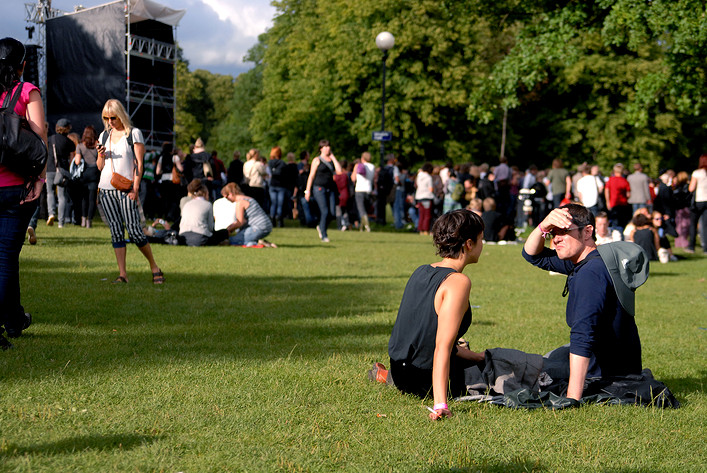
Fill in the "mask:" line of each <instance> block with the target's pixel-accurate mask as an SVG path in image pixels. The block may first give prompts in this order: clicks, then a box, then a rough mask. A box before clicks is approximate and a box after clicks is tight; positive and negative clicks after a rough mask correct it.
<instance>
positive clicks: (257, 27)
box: [0, 0, 275, 77]
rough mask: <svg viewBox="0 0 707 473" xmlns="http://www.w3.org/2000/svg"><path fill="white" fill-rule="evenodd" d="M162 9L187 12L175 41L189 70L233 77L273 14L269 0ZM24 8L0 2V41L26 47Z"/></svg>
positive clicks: (21, 0)
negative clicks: (0, 11) (10, 40)
mask: <svg viewBox="0 0 707 473" xmlns="http://www.w3.org/2000/svg"><path fill="white" fill-rule="evenodd" d="M156 1H158V2H159V3H162V4H163V5H165V6H168V7H170V8H175V9H180V10H181V9H184V10H186V11H187V13H186V15H185V16H184V18H182V20H181V22H180V23H179V27H178V28H177V41H178V42H179V45H180V46H181V47H182V49H183V50H184V56H185V57H186V59H187V60H188V61H189V66H190V69H192V70H194V69H206V70H209V71H211V72H214V73H218V74H230V75H232V76H234V77H235V76H237V75H238V74H240V73H241V72H245V71H247V70H248V69H250V68H251V67H252V66H253V65H252V64H250V63H244V62H243V56H245V55H246V53H247V52H248V49H250V47H251V46H253V45H254V44H255V43H256V42H257V40H258V35H259V34H261V33H264V32H265V31H266V30H267V29H268V28H269V27H270V26H271V25H272V18H273V15H274V14H275V9H274V8H273V7H272V6H271V5H270V0H162V1H159V0H156ZM25 3H30V4H36V1H32V0H9V1H8V0H5V1H4V2H3V14H2V15H0V37H6V36H11V37H13V38H16V39H18V40H20V41H22V42H27V32H26V31H25V26H27V23H26V22H25V15H26V14H25ZM105 3H109V2H108V1H94V0H84V1H83V2H81V1H78V0H53V1H52V7H53V8H55V9H59V10H62V11H66V12H72V11H74V7H75V6H76V5H83V6H84V7H87V8H88V7H95V6H98V5H103V4H105Z"/></svg>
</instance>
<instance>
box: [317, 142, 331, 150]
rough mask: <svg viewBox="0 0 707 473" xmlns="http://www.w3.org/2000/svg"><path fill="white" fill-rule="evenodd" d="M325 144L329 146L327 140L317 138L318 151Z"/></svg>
mask: <svg viewBox="0 0 707 473" xmlns="http://www.w3.org/2000/svg"><path fill="white" fill-rule="evenodd" d="M325 146H329V140H319V151H321V150H322V148H323V147H325Z"/></svg>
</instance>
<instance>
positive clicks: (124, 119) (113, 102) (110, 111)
mask: <svg viewBox="0 0 707 473" xmlns="http://www.w3.org/2000/svg"><path fill="white" fill-rule="evenodd" d="M107 117H118V118H119V119H120V122H121V123H122V124H123V127H124V128H125V134H126V135H129V134H130V132H131V131H132V128H133V124H132V122H131V121H130V117H129V116H128V112H126V111H125V107H123V104H122V103H121V102H120V100H117V99H108V100H107V101H106V104H105V105H104V106H103V111H102V112H101V120H103V127H104V129H105V130H106V131H108V130H110V123H109V121H108V120H106V118H107Z"/></svg>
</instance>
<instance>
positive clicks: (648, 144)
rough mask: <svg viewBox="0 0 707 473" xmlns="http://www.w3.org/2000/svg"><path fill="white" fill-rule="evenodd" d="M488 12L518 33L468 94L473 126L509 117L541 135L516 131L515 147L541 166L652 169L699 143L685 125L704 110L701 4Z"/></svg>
mask: <svg viewBox="0 0 707 473" xmlns="http://www.w3.org/2000/svg"><path fill="white" fill-rule="evenodd" d="M487 5H488V6H489V9H488V11H489V14H490V15H491V18H490V19H489V21H493V19H492V18H496V20H497V21H500V19H501V18H503V19H508V18H512V19H513V21H515V22H516V23H517V24H518V25H519V31H518V35H517V37H516V41H515V44H514V45H513V47H512V48H511V49H510V51H509V52H508V54H507V55H506V56H505V57H504V58H503V59H502V60H501V61H499V62H498V63H497V64H496V65H495V66H494V67H493V70H492V71H491V73H490V74H489V75H488V76H487V77H486V78H485V80H483V81H482V83H481V84H480V87H479V88H478V89H477V90H476V91H475V92H474V93H473V94H472V97H471V100H470V105H469V109H468V111H467V112H468V115H469V117H470V118H472V119H473V120H475V121H477V122H479V123H489V122H492V121H498V120H499V117H500V115H501V113H502V112H503V110H512V111H513V113H512V115H513V116H516V117H519V118H521V120H524V121H523V122H521V123H523V125H524V126H525V127H526V128H527V124H528V123H529V122H530V123H532V122H535V123H536V124H537V125H539V128H538V129H539V130H542V131H543V132H544V133H543V135H540V136H542V139H541V140H535V141H534V140H533V136H534V134H528V133H524V130H522V131H520V134H523V135H524V136H525V137H526V139H525V140H520V142H521V143H522V145H521V146H522V147H523V148H532V149H537V150H538V151H539V152H540V153H541V154H542V155H543V156H542V159H543V160H546V161H548V160H549V159H552V158H553V157H556V156H558V155H559V156H563V157H565V158H568V160H570V161H578V162H581V161H583V160H585V159H591V158H594V159H596V160H597V161H598V162H599V163H601V164H603V167H604V168H605V169H606V168H607V167H610V165H611V164H613V162H616V161H619V160H620V161H628V160H640V161H641V162H643V164H644V165H648V166H649V167H650V168H651V169H652V170H653V171H655V172H657V170H658V168H659V167H661V166H663V165H665V164H666V163H667V164H669V165H672V164H673V163H674V156H676V155H683V156H686V155H688V154H689V153H690V152H691V150H692V149H693V147H694V146H695V141H696V140H697V139H699V138H700V137H703V136H704V128H700V127H697V128H696V127H694V124H693V120H690V116H694V115H699V114H701V113H703V112H704V104H705V93H706V87H707V86H706V82H705V70H704V68H705V65H706V64H707V62H705V49H704V47H705V46H707V44H705V43H707V23H706V22H705V6H704V4H703V3H702V2H695V1H678V2H667V1H653V2H634V1H630V0H619V1H610V0H601V1H588V2H564V3H555V2H540V3H537V4H532V5H531V6H530V7H528V6H526V4H525V3H521V4H519V5H514V4H511V3H510V2H505V3H501V4H499V2H493V4H491V3H490V2H489V3H487ZM686 125H687V126H686ZM511 128H512V129H514V130H516V132H517V131H518V128H517V126H513V125H512V126H511ZM529 145H530V146H529ZM532 145H535V146H532ZM693 152H694V151H693ZM548 162H549V161H548Z"/></svg>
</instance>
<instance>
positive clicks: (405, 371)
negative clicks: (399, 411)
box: [389, 355, 475, 399]
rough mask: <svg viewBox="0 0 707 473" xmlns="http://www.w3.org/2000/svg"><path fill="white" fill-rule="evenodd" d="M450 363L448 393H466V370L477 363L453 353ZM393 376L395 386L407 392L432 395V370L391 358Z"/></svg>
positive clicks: (391, 373) (424, 395) (419, 395)
mask: <svg viewBox="0 0 707 473" xmlns="http://www.w3.org/2000/svg"><path fill="white" fill-rule="evenodd" d="M449 361H450V364H449V384H448V388H447V390H448V393H447V394H448V395H450V396H451V397H458V396H463V395H465V394H466V382H465V381H464V370H465V369H467V368H470V367H472V366H474V365H475V363H474V362H472V361H469V360H464V359H462V358H459V357H457V356H454V355H452V357H451V358H450V360H449ZM389 373H390V376H391V378H393V383H394V384H395V387H396V388H398V389H399V390H400V391H402V392H404V393H407V394H414V395H415V396H418V397H420V398H423V399H424V398H425V397H427V396H428V395H429V396H432V370H423V369H421V368H417V367H415V366H413V365H412V364H411V363H409V362H406V361H395V360H390V370H389Z"/></svg>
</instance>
